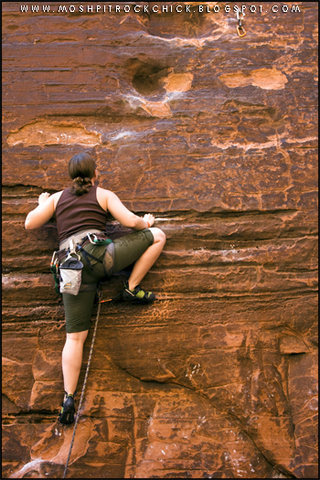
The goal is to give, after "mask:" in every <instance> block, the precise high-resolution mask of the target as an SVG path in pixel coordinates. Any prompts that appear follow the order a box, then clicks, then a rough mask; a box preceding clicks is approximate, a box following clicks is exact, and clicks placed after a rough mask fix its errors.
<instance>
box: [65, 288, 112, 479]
mask: <svg viewBox="0 0 320 480" xmlns="http://www.w3.org/2000/svg"><path fill="white" fill-rule="evenodd" d="M106 301H111V300H101V290H100V289H99V290H98V310H97V315H96V321H95V325H94V331H93V335H92V340H91V346H90V351H89V357H88V363H87V369H86V373H85V376H84V380H83V385H82V390H81V396H80V400H79V406H78V411H77V415H76V419H75V422H74V427H73V433H72V439H71V443H70V448H69V453H68V458H67V461H66V464H65V468H64V472H63V477H62V478H66V474H67V470H68V465H69V461H70V457H71V451H72V447H73V442H74V438H75V434H76V429H77V425H78V421H79V417H80V411H81V406H82V402H83V398H84V392H85V389H86V384H87V379H88V374H89V369H90V363H91V358H92V352H93V346H94V342H95V338H96V333H97V327H98V322H99V316H100V309H101V304H102V303H104V302H106Z"/></svg>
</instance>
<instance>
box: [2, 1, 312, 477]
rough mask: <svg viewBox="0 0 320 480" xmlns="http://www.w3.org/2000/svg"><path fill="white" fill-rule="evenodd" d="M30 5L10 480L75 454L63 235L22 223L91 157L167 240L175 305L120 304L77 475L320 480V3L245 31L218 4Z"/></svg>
mask: <svg viewBox="0 0 320 480" xmlns="http://www.w3.org/2000/svg"><path fill="white" fill-rule="evenodd" d="M245 3H247V2H245ZM27 4H28V5H29V11H28V12H26V11H24V12H23V11H21V5H22V4H21V3H18V2H3V170H2V173H3V245H2V248H3V343H2V352H3V370H2V373H3V452H2V455H3V470H2V475H3V476H4V477H6V478H8V477H10V478H27V477H28V478H39V477H41V478H45V477H46V476H48V477H50V478H61V476H62V473H63V470H64V464H65V462H66V459H67V455H68V449H69V445H70V441H71V436H72V428H67V427H66V428H64V427H61V426H58V425H57V423H56V418H57V414H58V411H59V407H60V403H61V400H62V390H63V383H62V374H61V350H62V347H63V344H64V337H65V331H64V318H63V308H62V306H61V303H60V302H59V298H58V297H57V295H56V294H55V292H54V289H53V280H52V278H51V274H50V272H49V263H50V259H51V255H52V251H53V250H54V249H55V248H56V247H57V236H56V228H55V225H54V224H53V223H50V224H48V225H46V226H45V227H43V228H42V229H40V230H38V231H25V230H24V226H23V224H24V219H25V216H26V214H27V212H28V211H29V210H31V209H32V208H33V207H34V206H35V205H36V201H37V197H38V195H39V194H40V193H41V192H43V191H49V192H51V193H53V192H55V191H57V190H60V189H62V188H65V187H66V186H67V185H68V177H67V169H66V167H67V163H68V161H69V159H70V158H71V156H72V155H73V154H75V153H78V152H79V151H82V150H84V149H89V150H92V151H94V152H95V153H96V156H97V161H98V168H99V172H100V185H101V186H102V187H104V188H109V189H111V190H113V191H115V192H116V193H117V194H118V195H119V197H120V198H121V199H122V201H123V202H124V203H125V204H126V205H127V206H128V208H130V209H132V210H133V211H134V212H136V213H138V214H142V213H145V212H152V213H153V214H154V215H155V216H156V218H157V225H158V226H160V227H161V228H163V230H164V231H165V233H166V235H167V244H166V247H165V251H164V253H163V254H162V256H161V257H160V259H159V261H158V262H157V264H156V265H155V266H154V268H153V269H152V270H151V271H150V273H149V274H148V276H147V277H146V279H145V282H144V283H145V285H147V286H148V288H150V289H152V290H154V291H155V292H156V293H157V295H158V297H159V300H158V302H157V303H155V304H154V305H152V306H148V307H144V308H140V307H137V308H133V307H132V306H127V305H122V304H117V305H116V304H110V303H105V304H103V305H102V311H101V317H100V320H99V326H98V332H97V338H96V343H95V348H94V355H93V359H92V364H91V368H90V373H89V379H88V384H87V390H86V395H85V400H84V404H83V407H82V411H81V417H80V421H79V424H78V429H77V434H76V437H75V443H74V447H73V450H72V455H71V459H70V464H69V470H68V476H69V477H71V478H72V477H73V478H156V477H161V478H164V477H170V478H178V477H180V478H189V477H190V478H313V477H316V476H317V435H316V432H317V424H316V422H317V352H318V350H317V338H318V336H317V315H316V313H317V139H318V133H317V13H318V12H317V8H318V7H317V3H316V2H300V3H299V11H297V10H295V11H292V9H294V5H298V4H294V3H292V2H289V3H288V4H286V5H288V12H283V11H281V8H280V4H277V5H278V8H279V11H278V12H274V13H273V12H272V9H271V8H272V5H275V4H274V3H269V2H266V3H263V12H262V13H259V12H256V13H255V14H254V13H250V12H249V11H248V10H247V11H246V15H245V17H244V25H245V28H246V31H247V34H246V36H245V37H241V38H240V37H239V36H238V35H237V30H236V26H237V20H236V15H235V12H234V11H233V10H232V9H231V12H229V13H227V12H225V11H224V7H225V6H227V5H229V4H226V3H221V2H205V3H204V4H206V6H207V7H208V8H209V10H210V8H211V11H210V12H206V11H204V12H202V13H201V12H199V9H198V6H197V4H196V2H191V3H190V4H189V7H190V12H189V11H185V10H183V11H182V12H181V13H180V12H177V11H173V13H170V11H168V12H162V13H161V12H160V11H159V12H156V9H154V10H155V11H152V5H155V3H149V11H147V12H145V13H144V12H143V11H142V8H141V11H140V12H139V13H135V12H134V11H133V5H134V4H132V3H131V4H128V5H131V7H132V8H131V11H130V12H129V11H128V12H126V11H124V9H123V8H122V7H121V11H120V12H116V11H115V10H112V11H111V12H105V13H103V12H101V11H99V12H96V11H88V12H86V11H84V12H79V11H75V12H73V11H72V9H71V10H70V6H71V5H73V4H71V3H68V2H62V3H61V4H58V3H56V2H51V3H50V8H51V12H50V13H49V12H43V11H41V7H39V8H40V10H39V12H38V13H37V12H32V11H31V4H32V3H31V2H25V5H27ZM62 4H64V5H65V7H66V8H68V9H69V10H67V11H64V12H63V11H60V12H59V11H58V9H59V5H60V6H61V5H62ZM78 4H79V2H75V5H74V8H76V9H77V8H78V6H77V5H78ZM23 5H24V4H23ZM34 5H41V4H40V2H38V3H37V4H34ZM48 5H49V3H48ZM82 5H83V6H88V5H94V3H93V2H92V4H89V3H88V2H82ZM101 5H111V6H112V7H115V6H116V5H117V4H115V3H110V4H102V3H101ZM118 5H120V3H119V4H118ZM159 5H160V4H158V6H159ZM167 5H172V6H177V5H185V2H182V4H177V3H172V4H167ZM217 5H219V6H220V12H217V13H214V11H213V9H214V8H215V6H217ZM281 5H282V4H281ZM111 227H112V228H115V231H117V228H118V227H117V225H115V224H114V223H111V224H110V226H109V228H111ZM120 286H121V283H120V279H119V278H118V277H115V278H114V279H112V281H110V282H109V283H105V284H104V285H103V296H104V298H106V299H107V298H110V297H111V296H112V295H113V294H114V293H115V292H117V291H118V290H119V288H120ZM91 337H92V331H91V333H90V335H89V338H88V340H87V343H86V348H85V355H84V364H83V369H82V371H81V380H80V383H79V388H78V391H79V392H80V390H81V384H82V380H83V378H84V373H85V368H86V364H87V358H88V352H89V347H90V341H91ZM79 396H80V395H79V393H78V396H77V398H78V399H79Z"/></svg>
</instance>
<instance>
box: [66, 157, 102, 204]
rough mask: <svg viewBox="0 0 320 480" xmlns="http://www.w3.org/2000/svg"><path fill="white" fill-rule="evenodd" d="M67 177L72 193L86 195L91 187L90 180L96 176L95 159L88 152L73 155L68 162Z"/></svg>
mask: <svg viewBox="0 0 320 480" xmlns="http://www.w3.org/2000/svg"><path fill="white" fill-rule="evenodd" d="M69 175H70V178H71V179H72V183H73V193H75V194H76V195H82V194H84V193H87V192H88V191H89V190H90V188H91V186H92V179H93V178H95V176H96V162H95V159H94V158H93V157H92V156H91V155H90V154H89V153H88V152H82V153H78V154H77V155H74V156H73V157H72V158H71V160H70V161H69Z"/></svg>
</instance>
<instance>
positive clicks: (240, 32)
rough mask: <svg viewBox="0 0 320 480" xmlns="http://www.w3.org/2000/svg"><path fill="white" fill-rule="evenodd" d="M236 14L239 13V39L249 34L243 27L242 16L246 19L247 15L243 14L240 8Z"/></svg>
mask: <svg viewBox="0 0 320 480" xmlns="http://www.w3.org/2000/svg"><path fill="white" fill-rule="evenodd" d="M235 7H236V5H235ZM236 13H237V20H238V25H237V32H238V35H239V37H244V36H245V35H246V34H247V32H246V31H245V28H244V26H243V25H242V20H241V15H242V17H244V16H245V14H244V13H243V12H241V10H240V8H239V7H237V9H236Z"/></svg>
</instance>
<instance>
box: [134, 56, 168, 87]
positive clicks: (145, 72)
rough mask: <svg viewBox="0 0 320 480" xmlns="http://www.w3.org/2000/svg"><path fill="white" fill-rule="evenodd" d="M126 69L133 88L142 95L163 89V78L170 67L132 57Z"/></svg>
mask: <svg viewBox="0 0 320 480" xmlns="http://www.w3.org/2000/svg"><path fill="white" fill-rule="evenodd" d="M127 70H128V71H129V73H130V74H131V78H132V85H133V87H134V88H135V90H136V91H137V92H139V93H141V94H142V95H152V94H155V93H157V92H159V91H161V90H162V89H163V78H164V77H166V76H167V75H168V73H169V71H170V68H169V67H167V66H162V65H158V64H156V63H153V62H152V61H151V62H145V61H141V60H139V59H138V58H134V59H132V60H130V61H129V62H128V65H127Z"/></svg>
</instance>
